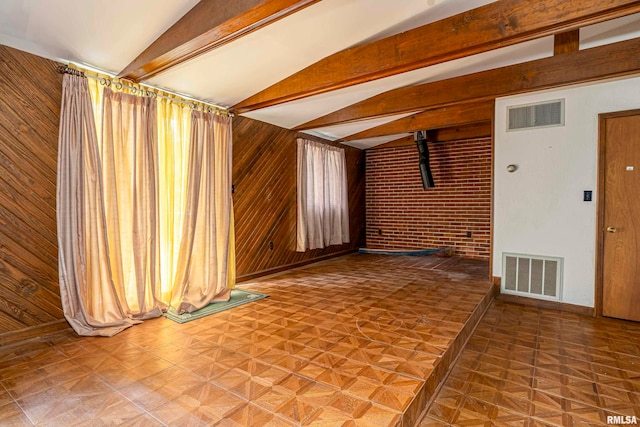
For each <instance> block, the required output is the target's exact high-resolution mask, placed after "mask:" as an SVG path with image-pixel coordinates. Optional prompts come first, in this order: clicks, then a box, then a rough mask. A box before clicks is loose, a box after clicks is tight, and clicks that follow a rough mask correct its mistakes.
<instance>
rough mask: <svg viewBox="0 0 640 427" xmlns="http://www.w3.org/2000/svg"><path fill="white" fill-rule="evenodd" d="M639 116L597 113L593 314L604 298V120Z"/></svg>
mask: <svg viewBox="0 0 640 427" xmlns="http://www.w3.org/2000/svg"><path fill="white" fill-rule="evenodd" d="M636 115H638V116H640V109H634V110H626V111H616V112H612V113H601V114H598V183H597V198H596V278H595V279H596V280H595V298H594V306H595V307H594V308H595V315H596V316H597V317H602V306H603V298H604V233H605V223H604V203H605V194H604V185H605V182H604V179H605V172H606V152H607V150H606V142H607V141H606V134H605V122H606V120H607V119H611V118H616V117H628V116H636Z"/></svg>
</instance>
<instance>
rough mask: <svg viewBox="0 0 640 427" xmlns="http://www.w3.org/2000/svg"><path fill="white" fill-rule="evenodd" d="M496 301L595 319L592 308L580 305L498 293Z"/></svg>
mask: <svg viewBox="0 0 640 427" xmlns="http://www.w3.org/2000/svg"><path fill="white" fill-rule="evenodd" d="M496 300H498V301H504V302H511V303H514V304H521V305H528V306H532V307H538V308H546V309H549V310H557V311H564V312H567V313H574V314H582V315H584V316H591V317H595V315H596V314H595V309H594V308H593V307H585V306H582V305H575V304H567V303H564V302H560V301H545V300H539V299H535V298H528V297H523V296H519V295H509V294H501V293H498V295H497V296H496Z"/></svg>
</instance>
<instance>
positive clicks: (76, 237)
mask: <svg viewBox="0 0 640 427" xmlns="http://www.w3.org/2000/svg"><path fill="white" fill-rule="evenodd" d="M95 129H96V128H95V123H94V118H93V109H92V105H91V98H90V95H89V89H88V86H87V80H86V78H84V77H80V76H76V75H71V74H65V75H64V76H63V85H62V106H61V112H60V131H59V142H58V145H59V146H58V177H57V200H56V203H57V209H56V211H57V223H58V264H59V275H60V296H61V298H62V307H63V310H64V314H65V317H66V319H67V321H68V322H69V324H70V325H71V326H72V328H73V329H74V330H75V331H76V332H77V333H78V334H80V335H105V336H111V335H114V334H116V333H118V332H120V331H122V330H123V329H125V328H127V327H129V326H131V325H133V324H134V323H136V321H134V320H131V319H129V318H128V317H127V315H126V314H125V310H124V309H123V307H122V306H121V304H120V301H119V298H118V294H117V292H116V289H115V286H114V283H113V281H112V278H111V270H110V267H109V264H110V262H109V253H108V247H107V232H106V220H105V210H104V204H103V203H104V197H103V188H102V180H101V176H102V165H101V163H100V153H99V148H98V142H97V135H96V130H95Z"/></svg>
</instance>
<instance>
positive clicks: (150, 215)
mask: <svg viewBox="0 0 640 427" xmlns="http://www.w3.org/2000/svg"><path fill="white" fill-rule="evenodd" d="M132 91H133V90H132ZM96 124H97V127H96ZM96 129H100V132H99V133H97V132H96ZM231 143H232V141H231V119H230V118H228V117H221V116H219V115H216V114H213V113H204V112H198V111H195V112H192V111H191V109H190V108H189V107H188V106H185V105H184V103H182V102H174V101H173V100H172V99H164V98H160V99H155V98H151V97H140V96H135V95H133V94H129V93H123V92H114V91H112V90H111V89H109V88H108V87H107V88H105V87H102V86H100V85H99V84H98V83H97V81H93V80H92V82H91V84H88V82H87V79H86V78H85V77H80V76H76V75H69V74H65V76H64V86H63V102H62V114H61V122H60V136H59V158H58V240H59V247H60V249H59V252H60V254H59V267H60V288H61V295H62V300H63V309H64V312H65V317H66V318H67V320H68V321H69V323H70V324H71V326H72V327H73V328H74V330H75V331H76V332H77V333H78V334H80V335H107V336H111V335H113V334H115V333H117V332H119V331H121V330H123V329H125V328H127V327H129V326H131V325H133V324H135V323H138V322H140V321H141V320H143V319H148V318H151V317H157V316H160V315H161V314H162V311H163V310H165V309H166V308H167V307H168V306H169V304H170V303H172V304H173V305H174V306H175V308H176V309H177V310H179V311H180V312H184V311H193V310H196V309H199V308H202V307H204V306H206V305H207V304H209V303H210V302H212V301H223V300H228V298H229V294H230V290H231V289H232V288H233V286H234V284H235V246H234V233H233V204H232V198H231V168H232V163H231V154H232V151H231Z"/></svg>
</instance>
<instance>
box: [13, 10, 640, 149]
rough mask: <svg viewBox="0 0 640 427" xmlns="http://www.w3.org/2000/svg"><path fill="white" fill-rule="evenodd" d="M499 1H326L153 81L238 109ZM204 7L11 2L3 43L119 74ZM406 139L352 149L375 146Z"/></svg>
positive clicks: (486, 57)
mask: <svg viewBox="0 0 640 427" xmlns="http://www.w3.org/2000/svg"><path fill="white" fill-rule="evenodd" d="M491 2H492V0H400V1H389V0H322V1H320V2H318V3H315V4H314V5H312V6H309V7H307V8H304V9H303V10H301V11H299V12H297V13H294V14H292V15H290V16H288V17H286V18H284V19H281V20H279V21H276V22H275V23H273V24H271V25H268V26H266V27H264V28H261V29H259V30H257V31H255V32H253V33H250V34H248V35H246V36H244V37H241V38H239V39H237V40H235V41H233V42H231V43H228V44H226V45H223V46H222V47H220V48H218V49H215V50H213V51H211V52H209V53H206V54H204V55H201V56H199V57H196V58H194V59H192V60H189V61H187V62H185V63H183V64H181V65H178V66H176V67H173V68H171V69H169V70H167V71H165V72H162V73H160V74H158V75H156V76H154V77H153V78H151V79H150V80H149V81H147V82H145V83H148V84H151V85H153V86H156V87H161V88H164V89H168V90H171V91H174V92H177V93H182V94H185V95H189V96H191V97H194V98H197V99H201V100H204V101H208V102H211V103H214V104H217V105H221V106H232V105H234V104H236V103H238V102H240V101H242V100H244V99H245V98H247V97H249V96H250V95H253V94H255V93H257V92H259V91H261V90H263V89H265V88H267V87H269V86H271V85H272V84H274V83H276V82H278V81H280V80H282V79H283V78H285V77H287V76H289V75H291V74H293V73H295V72H296V71H299V70H301V69H303V68H305V67H307V66H309V65H311V64H313V63H315V62H317V61H318V60H320V59H322V58H324V57H326V56H329V55H331V54H333V53H335V52H338V51H341V50H343V49H346V48H348V47H352V46H355V45H358V44H363V43H365V42H368V41H372V40H376V39H380V38H383V37H386V36H389V35H392V34H396V33H399V32H402V31H406V30H409V29H411V28H415V27H417V26H420V25H425V24H427V23H430V22H434V21H437V20H440V19H442V18H445V17H447V16H451V15H454V14H457V13H460V12H463V11H466V10H469V9H473V8H476V7H479V6H482V5H485V4H488V3H491ZM196 3H198V0H181V1H176V0H133V1H131V0H111V1H109V2H106V1H104V0H83V1H76V0H2V1H0V44H4V45H7V46H11V47H15V48H17V49H21V50H25V51H28V52H31V53H34V54H37V55H40V56H44V57H47V58H51V59H54V60H59V61H63V62H75V63H80V64H85V65H89V66H91V67H94V68H98V69H100V70H103V71H106V72H109V73H111V74H117V73H118V72H119V71H121V70H122V69H124V68H125V67H126V66H127V65H128V64H129V63H130V62H131V61H132V60H133V59H135V58H136V57H137V56H138V54H139V53H140V52H142V51H143V50H144V49H145V48H146V47H147V46H148V45H149V44H150V43H151V42H153V41H154V40H155V39H157V38H158V37H159V36H160V35H161V34H162V33H163V32H164V31H165V30H166V29H168V28H169V27H170V26H171V25H172V24H173V23H175V22H176V21H177V20H179V19H180V18H181V17H182V16H183V15H184V14H185V13H186V12H187V11H189V10H190V9H191V8H192V7H193V6H194V5H195V4H196ZM634 37H640V16H638V15H632V16H629V17H626V18H621V19H618V20H615V21H609V22H605V23H602V24H598V25H594V26H592V27H588V28H585V29H582V30H581V47H582V48H586V47H594V46H597V45H601V44H606V43H611V42H613V41H619V40H624V39H630V38H634ZM434 43H438V41H437V40H434ZM552 53H553V40H552V38H551V37H547V38H543V39H539V40H534V41H531V42H527V43H522V44H519V45H517V46H511V47H506V48H502V49H497V50H494V51H490V52H486V53H483V54H479V55H474V56H470V57H466V58H462V59H458V60H455V61H450V62H446V63H443V64H438V65H434V66H431V67H427V68H423V69H419V70H414V71H410V72H407V73H403V74H399V75H396V76H392V77H388V78H384V79H380V80H375V81H372V82H369V83H364V84H360V85H356V86H352V87H349V88H345V89H340V90H336V91H333V92H329V93H325V94H320V95H316V96H312V97H309V98H305V99H301V100H298V101H293V102H289V103H285V104H282V105H278V106H274V107H269V108H264V109H261V110H256V111H251V112H249V113H246V114H245V115H246V116H247V117H251V118H254V119H257V120H262V121H265V122H268V123H272V124H275V125H278V126H281V127H285V128H292V127H294V126H297V125H299V124H302V123H305V122H308V121H310V120H313V119H315V118H317V117H320V116H323V115H325V114H327V113H330V112H332V111H335V110H337V109H339V108H342V107H345V106H348V105H350V104H353V103H355V102H358V101H361V100H363V99H366V98H369V97H371V96H373V95H377V94H379V93H382V92H385V91H387V90H390V89H394V88H397V87H402V86H407V85H413V84H419V83H425V82H429V81H436V80H441V79H445V78H451V77H455V76H459V75H464V74H469V73H474V72H477V71H482V70H487V69H492V68H497V67H502V66H505V65H510V64H515V63H519V62H524V61H528V60H532V59H537V58H542V57H545V56H551V55H552ZM345 66H348V64H346V65H345ZM398 117H400V116H394V117H387V118H383V119H374V120H366V121H360V122H357V123H351V124H346V125H342V126H333V127H328V128H322V129H314V130H312V131H309V133H312V134H316V135H319V136H323V137H325V138H328V139H338V138H341V137H344V136H347V135H351V134H353V133H356V132H360V131H362V130H365V129H368V128H370V127H373V126H376V125H379V124H382V123H384V122H387V121H390V120H392V119H395V118H398ZM401 136H403V135H393V136H389V137H383V138H375V139H371V140H362V141H353V142H350V143H349V144H350V145H353V146H356V147H360V148H368V147H371V146H374V145H378V144H382V143H385V142H388V141H390V140H393V139H397V138H398V137H401Z"/></svg>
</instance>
